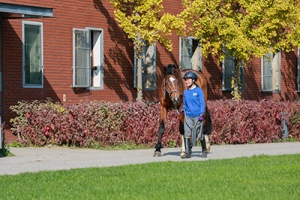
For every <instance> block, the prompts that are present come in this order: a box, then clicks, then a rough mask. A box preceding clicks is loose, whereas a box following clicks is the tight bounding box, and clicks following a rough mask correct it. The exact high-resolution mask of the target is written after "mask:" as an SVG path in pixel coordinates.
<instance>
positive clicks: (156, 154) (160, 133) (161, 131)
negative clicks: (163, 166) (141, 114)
mask: <svg viewBox="0 0 300 200" xmlns="http://www.w3.org/2000/svg"><path fill="white" fill-rule="evenodd" d="M164 132H165V123H164V121H163V120H161V121H160V124H159V128H158V140H157V143H156V145H155V151H154V155H153V157H159V156H161V149H162V148H163V146H162V144H161V143H162V142H161V141H162V136H163V134H164Z"/></svg>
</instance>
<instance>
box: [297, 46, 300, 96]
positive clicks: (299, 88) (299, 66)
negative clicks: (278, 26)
mask: <svg viewBox="0 0 300 200" xmlns="http://www.w3.org/2000/svg"><path fill="white" fill-rule="evenodd" d="M297 82H298V88H297V91H298V92H300V48H298V77H297Z"/></svg>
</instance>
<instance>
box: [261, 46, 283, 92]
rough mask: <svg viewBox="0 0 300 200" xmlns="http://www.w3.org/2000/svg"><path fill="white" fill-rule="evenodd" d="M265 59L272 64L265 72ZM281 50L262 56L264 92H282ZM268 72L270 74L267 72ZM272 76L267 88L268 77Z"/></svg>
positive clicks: (262, 84)
mask: <svg viewBox="0 0 300 200" xmlns="http://www.w3.org/2000/svg"><path fill="white" fill-rule="evenodd" d="M264 61H265V62H268V63H269V64H271V69H270V70H269V72H268V70H267V71H266V70H265V73H264ZM280 70H281V51H279V52H277V53H276V54H273V53H269V54H266V55H265V56H264V57H262V58H261V91H262V92H272V93H280V91H281V71H280ZM267 73H268V74H267ZM268 77H270V80H271V82H270V83H269V84H268V85H269V87H268V88H266V87H265V85H266V84H267V83H266V82H265V81H267V78H268Z"/></svg>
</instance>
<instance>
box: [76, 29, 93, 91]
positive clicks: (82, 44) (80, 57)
mask: <svg viewBox="0 0 300 200" xmlns="http://www.w3.org/2000/svg"><path fill="white" fill-rule="evenodd" d="M90 60H91V59H90V37H89V31H87V30H84V29H73V87H89V86H90V85H91V65H90Z"/></svg>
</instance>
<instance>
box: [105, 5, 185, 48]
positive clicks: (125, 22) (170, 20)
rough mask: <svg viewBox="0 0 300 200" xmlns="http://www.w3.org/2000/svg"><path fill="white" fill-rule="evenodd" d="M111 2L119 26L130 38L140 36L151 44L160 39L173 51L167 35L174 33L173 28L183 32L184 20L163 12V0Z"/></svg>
mask: <svg viewBox="0 0 300 200" xmlns="http://www.w3.org/2000/svg"><path fill="white" fill-rule="evenodd" d="M110 2H111V3H112V5H113V7H114V9H115V11H114V14H115V17H116V20H117V22H118V23H119V26H120V27H121V28H122V29H123V30H124V31H125V32H126V33H127V34H128V38H130V39H133V40H134V41H135V40H136V39H137V38H138V36H140V37H141V39H142V40H144V41H148V42H149V43H150V44H153V43H154V42H156V41H159V42H161V43H162V44H163V45H164V46H165V48H166V49H167V50H169V51H171V50H172V43H171V41H170V39H168V37H167V36H168V35H171V34H172V30H176V32H178V33H179V34H183V32H184V30H185V22H184V21H183V20H181V19H179V18H177V17H176V16H174V15H171V14H168V13H163V12H162V9H163V6H162V5H161V3H162V0H110ZM129 8H130V9H129ZM135 45H138V44H135Z"/></svg>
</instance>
